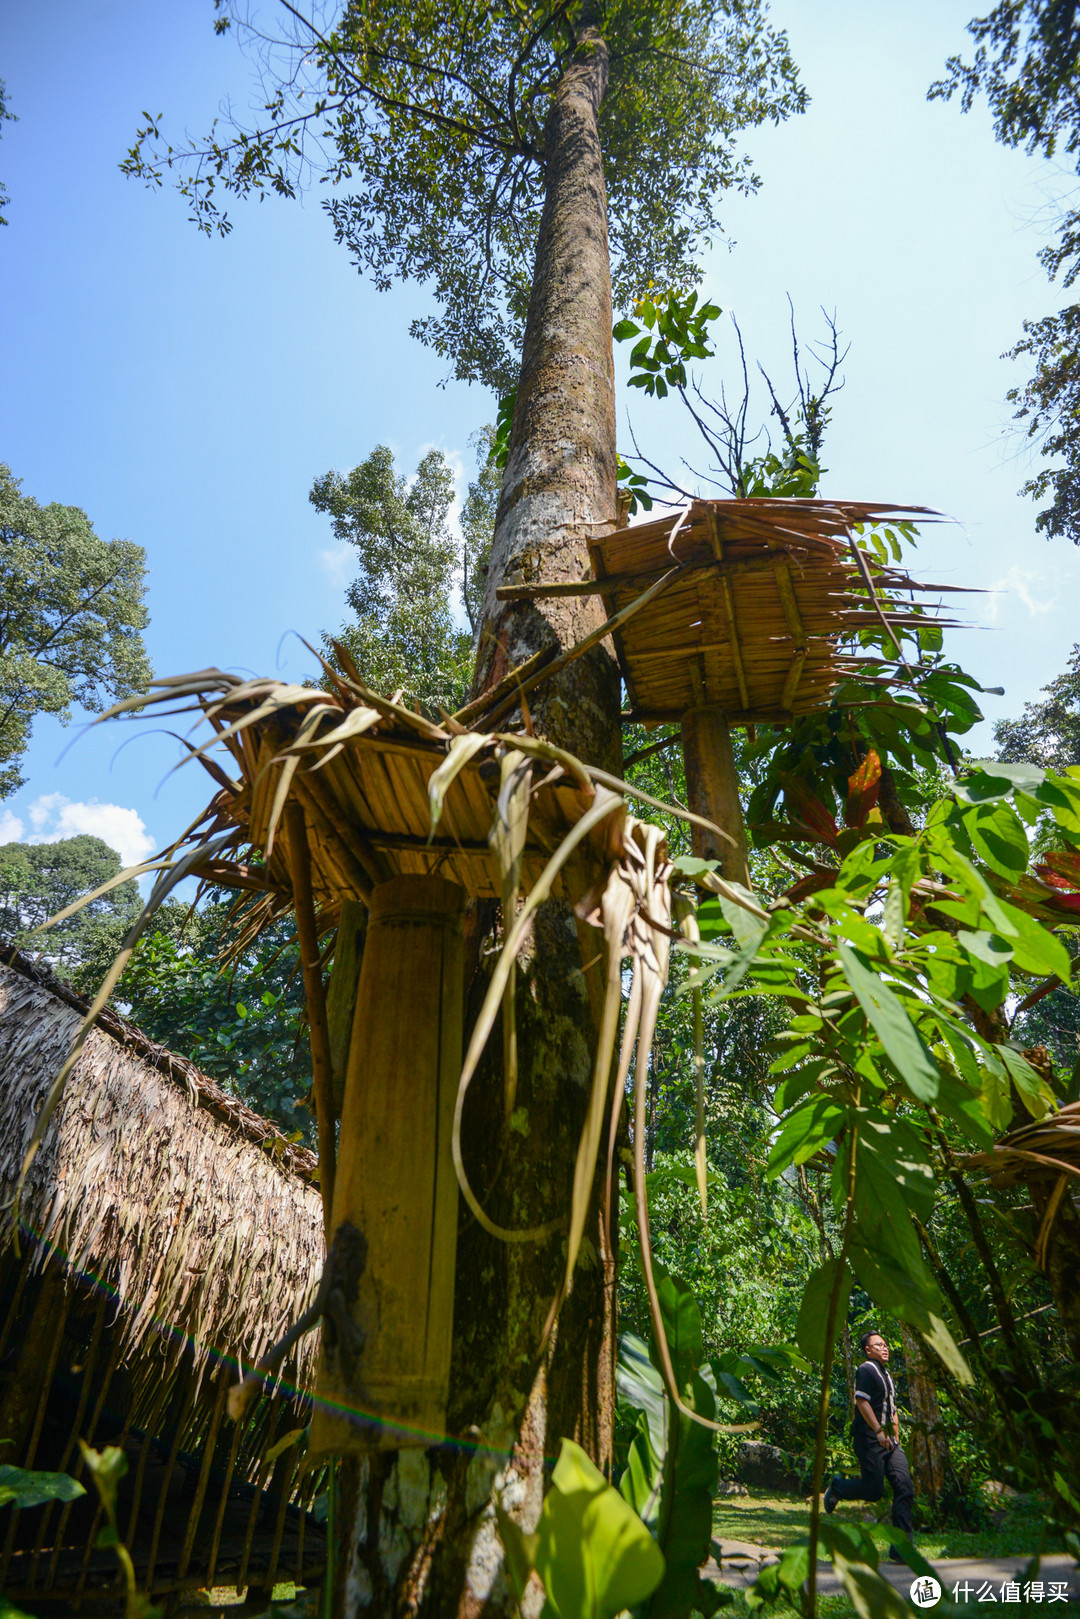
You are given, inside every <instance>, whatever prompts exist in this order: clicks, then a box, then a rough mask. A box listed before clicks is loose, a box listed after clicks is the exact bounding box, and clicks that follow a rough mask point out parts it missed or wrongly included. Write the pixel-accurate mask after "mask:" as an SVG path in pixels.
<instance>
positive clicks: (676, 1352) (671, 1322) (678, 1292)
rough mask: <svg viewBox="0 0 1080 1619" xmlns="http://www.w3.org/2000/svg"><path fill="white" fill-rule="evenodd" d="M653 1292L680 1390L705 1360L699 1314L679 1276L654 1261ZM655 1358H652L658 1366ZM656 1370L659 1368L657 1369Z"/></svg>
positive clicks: (691, 1296)
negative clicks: (654, 1283)
mask: <svg viewBox="0 0 1080 1619" xmlns="http://www.w3.org/2000/svg"><path fill="white" fill-rule="evenodd" d="M653 1270H654V1274H655V1275H656V1291H657V1296H658V1298H659V1300H660V1317H661V1320H662V1321H663V1325H664V1335H665V1337H666V1338H667V1342H668V1350H669V1352H670V1354H671V1364H672V1366H673V1367H674V1370H675V1381H676V1383H677V1384H678V1385H679V1388H680V1389H683V1388H685V1387H686V1386H687V1384H688V1383H689V1382H690V1379H691V1378H692V1377H693V1375H694V1373H695V1372H696V1371H697V1369H698V1367H699V1366H700V1365H701V1362H702V1360H703V1358H704V1353H705V1351H704V1347H703V1344H702V1333H701V1311H700V1310H699V1309H698V1302H697V1299H696V1298H695V1297H694V1290H693V1288H692V1287H690V1286H689V1284H688V1283H686V1282H684V1281H683V1280H682V1279H681V1277H678V1276H669V1275H668V1274H667V1273H666V1272H665V1271H664V1270H663V1267H662V1266H660V1265H659V1264H657V1263H656V1262H655V1261H654V1265H653ZM657 1361H658V1355H656V1354H654V1356H653V1365H654V1366H657ZM657 1369H658V1370H659V1367H658V1366H657Z"/></svg>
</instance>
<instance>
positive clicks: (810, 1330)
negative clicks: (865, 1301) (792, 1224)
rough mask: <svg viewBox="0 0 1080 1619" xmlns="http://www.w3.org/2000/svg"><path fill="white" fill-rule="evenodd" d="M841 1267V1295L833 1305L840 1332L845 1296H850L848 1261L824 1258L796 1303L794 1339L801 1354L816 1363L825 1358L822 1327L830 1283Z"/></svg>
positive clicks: (827, 1307) (826, 1315)
mask: <svg viewBox="0 0 1080 1619" xmlns="http://www.w3.org/2000/svg"><path fill="white" fill-rule="evenodd" d="M841 1266H842V1267H843V1274H842V1275H841V1277H840V1296H839V1299H838V1301H837V1306H836V1320H835V1331H836V1332H839V1331H840V1328H841V1327H842V1326H843V1324H844V1322H845V1320H846V1319H847V1307H848V1299H849V1298H850V1296H851V1282H852V1276H851V1272H850V1270H849V1269H848V1267H847V1265H846V1264H844V1262H843V1261H842V1260H840V1259H827V1260H826V1261H825V1263H824V1264H823V1265H819V1266H818V1268H817V1270H815V1271H812V1272H811V1274H810V1278H809V1280H808V1281H807V1284H806V1287H805V1288H804V1289H803V1296H802V1302H801V1303H800V1305H799V1316H798V1320H797V1322H796V1324H795V1342H796V1343H797V1344H798V1346H799V1348H800V1349H801V1350H802V1352H803V1354H804V1355H808V1356H809V1357H810V1359H811V1360H814V1361H817V1362H818V1363H819V1364H820V1363H821V1362H823V1361H824V1359H825V1329H826V1326H827V1324H828V1318H829V1299H830V1297H831V1295H832V1290H833V1285H834V1283H835V1281H836V1276H837V1271H838V1269H839V1268H840V1267H841Z"/></svg>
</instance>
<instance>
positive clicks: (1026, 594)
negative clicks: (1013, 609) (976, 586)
mask: <svg viewBox="0 0 1080 1619" xmlns="http://www.w3.org/2000/svg"><path fill="white" fill-rule="evenodd" d="M1057 588H1058V585H1057V582H1055V581H1054V580H1052V579H1049V578H1048V577H1047V575H1046V574H1045V573H1043V572H1041V571H1039V570H1034V569H1028V568H1021V567H1018V566H1016V565H1015V564H1014V565H1013V567H1011V568H1010V569H1009V571H1008V573H1005V574H1002V576H1001V578H1000V579H995V580H994V583H993V584H992V585H991V586H990V589H991V591H993V592H996V594H994V595H991V597H990V600H989V603H988V609H989V610H988V611H987V612H986V613H985V617H986V618H987V620H988V621H989V622H990V623H991V624H996V623H998V622H999V621H1000V619H1001V615H1002V611H1003V608H1004V605H1005V602H1006V600H1007V599H1008V598H1009V597H1010V596H1015V597H1016V598H1017V599H1018V600H1019V601H1021V602H1023V604H1024V606H1025V607H1026V608H1027V610H1028V614H1029V616H1030V617H1031V618H1039V617H1041V616H1042V614H1043V613H1049V612H1050V611H1051V610H1052V609H1053V608H1054V607H1056V606H1057V605H1058V597H1057V594H1056V591H1057ZM1047 590H1048V591H1049V594H1048V595H1043V594H1041V592H1042V591H1047ZM1036 592H1039V594H1036Z"/></svg>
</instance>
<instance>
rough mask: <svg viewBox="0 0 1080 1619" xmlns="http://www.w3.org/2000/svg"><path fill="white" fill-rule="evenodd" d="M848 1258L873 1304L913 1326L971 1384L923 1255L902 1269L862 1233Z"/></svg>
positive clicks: (893, 1257)
mask: <svg viewBox="0 0 1080 1619" xmlns="http://www.w3.org/2000/svg"><path fill="white" fill-rule="evenodd" d="M909 1225H910V1221H909ZM849 1256H850V1259H851V1264H852V1268H853V1269H854V1271H855V1275H856V1277H857V1278H858V1281H859V1284H860V1286H861V1287H863V1288H865V1290H866V1292H867V1293H869V1295H870V1297H871V1298H872V1299H873V1300H874V1302H875V1303H876V1304H879V1305H880V1306H881V1307H882V1308H883V1309H885V1310H888V1312H889V1314H890V1315H893V1316H897V1317H898V1318H899V1319H900V1320H901V1321H906V1322H907V1323H908V1325H909V1326H912V1327H914V1328H915V1330H916V1332H918V1333H919V1334H920V1335H921V1336H922V1337H923V1338H924V1339H925V1340H926V1342H927V1343H928V1344H929V1345H930V1347H931V1348H932V1349H933V1350H934V1352H935V1354H937V1355H938V1356H939V1358H940V1359H941V1360H942V1361H943V1362H944V1363H945V1365H946V1366H947V1367H948V1368H949V1370H950V1371H951V1372H952V1374H953V1376H954V1377H955V1378H957V1380H958V1381H959V1382H961V1383H963V1384H965V1385H969V1384H970V1383H971V1382H972V1376H971V1369H970V1367H969V1366H968V1364H967V1361H966V1360H965V1359H964V1356H963V1354H962V1352H961V1350H960V1348H959V1346H958V1345H957V1343H956V1341H955V1339H954V1338H953V1336H952V1334H951V1332H950V1331H949V1329H948V1327H947V1326H946V1325H945V1322H944V1320H943V1318H942V1316H941V1313H940V1312H941V1300H940V1297H939V1295H938V1291H937V1287H936V1284H935V1283H934V1280H933V1278H932V1276H931V1275H930V1273H929V1271H928V1270H927V1268H926V1265H925V1262H924V1261H923V1260H922V1258H921V1256H920V1257H919V1260H918V1264H917V1265H911V1264H910V1256H905V1268H904V1269H901V1267H900V1264H899V1263H898V1262H897V1255H896V1253H895V1252H889V1251H882V1250H881V1249H878V1248H876V1247H874V1246H873V1245H872V1244H871V1243H870V1242H867V1241H866V1240H865V1238H864V1236H863V1234H862V1232H861V1231H856V1233H855V1235H854V1237H853V1238H852V1241H851V1244H850V1248H849Z"/></svg>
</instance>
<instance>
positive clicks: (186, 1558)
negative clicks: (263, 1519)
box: [176, 1365, 232, 1580]
mask: <svg viewBox="0 0 1080 1619" xmlns="http://www.w3.org/2000/svg"><path fill="white" fill-rule="evenodd" d="M231 1382H232V1369H231V1367H229V1366H227V1365H226V1366H223V1367H222V1368H221V1370H220V1371H219V1372H218V1379H217V1385H218V1386H217V1394H216V1395H215V1398H214V1411H213V1415H212V1416H211V1418H210V1426H209V1428H208V1429H207V1432H206V1439H205V1441H204V1442H203V1458H202V1466H201V1467H200V1468H199V1481H198V1483H197V1485H196V1486H195V1499H194V1500H193V1501H192V1503H191V1512H190V1513H189V1514H188V1521H187V1528H186V1530H185V1532H184V1547H183V1550H182V1551H181V1553H180V1562H179V1563H178V1565H177V1569H176V1577H177V1579H178V1580H182V1579H183V1578H184V1576H185V1574H186V1573H187V1571H188V1564H189V1563H190V1562H191V1554H192V1551H193V1550H194V1548H195V1535H196V1532H197V1530H198V1527H199V1519H200V1518H201V1517H202V1509H203V1502H204V1501H205V1500H206V1489H207V1485H208V1484H209V1482H210V1468H211V1465H212V1463H213V1460H214V1447H215V1445H216V1444H217V1436H218V1429H219V1428H220V1427H221V1419H222V1416H223V1415H224V1412H225V1400H226V1397H227V1396H228V1392H229V1385H230V1384H231Z"/></svg>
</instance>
